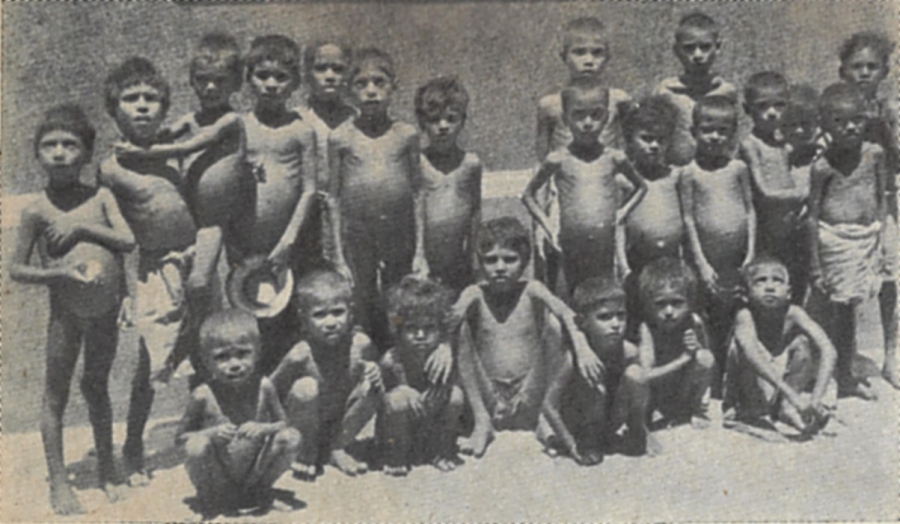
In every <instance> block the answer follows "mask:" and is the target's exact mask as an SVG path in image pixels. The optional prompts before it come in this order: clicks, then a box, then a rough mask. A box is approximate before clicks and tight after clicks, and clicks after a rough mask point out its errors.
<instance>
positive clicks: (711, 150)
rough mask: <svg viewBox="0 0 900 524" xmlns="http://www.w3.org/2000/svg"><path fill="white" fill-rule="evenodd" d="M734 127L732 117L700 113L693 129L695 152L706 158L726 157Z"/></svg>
mask: <svg viewBox="0 0 900 524" xmlns="http://www.w3.org/2000/svg"><path fill="white" fill-rule="evenodd" d="M736 127H737V126H736V123H735V121H734V118H733V117H732V115H725V114H715V113H713V112H701V113H700V115H699V118H698V119H697V121H696V122H694V128H693V129H694V139H695V140H696V141H697V152H698V153H700V154H703V155H706V156H715V157H720V156H728V155H729V154H730V153H731V142H732V140H733V139H734V134H735V131H736Z"/></svg>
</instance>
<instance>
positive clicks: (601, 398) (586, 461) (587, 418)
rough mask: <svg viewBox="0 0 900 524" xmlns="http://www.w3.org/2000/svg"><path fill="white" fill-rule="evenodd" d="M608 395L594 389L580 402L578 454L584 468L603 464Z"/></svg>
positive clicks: (606, 430)
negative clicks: (582, 417)
mask: <svg viewBox="0 0 900 524" xmlns="http://www.w3.org/2000/svg"><path fill="white" fill-rule="evenodd" d="M608 394H610V393H608V392H606V391H601V390H600V389H594V390H592V391H591V392H590V396H589V397H588V398H587V399H584V400H583V401H582V405H583V406H584V407H583V411H582V414H583V416H584V421H583V423H582V426H581V427H582V429H581V431H580V432H579V433H580V434H581V435H580V437H581V439H580V440H581V441H580V442H578V448H579V449H578V454H579V455H581V459H582V464H583V465H585V466H593V465H595V464H599V463H601V462H603V447H604V443H605V442H606V441H607V438H606V434H607V432H608V428H607V424H606V415H607V413H606V402H607V395H608Z"/></svg>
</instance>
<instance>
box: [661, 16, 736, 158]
mask: <svg viewBox="0 0 900 524" xmlns="http://www.w3.org/2000/svg"><path fill="white" fill-rule="evenodd" d="M721 48H722V40H721V37H720V36H719V26H718V24H716V22H715V21H714V20H713V19H712V18H710V17H709V16H708V15H706V14H703V13H701V12H698V11H695V12H693V13H690V14H687V15H685V16H684V17H683V18H682V19H681V21H680V22H679V23H678V29H677V30H676V31H675V45H674V46H673V49H674V51H675V56H676V57H678V61H679V62H681V66H682V67H683V68H684V73H682V74H681V75H680V76H678V77H672V78H666V79H665V80H663V81H662V82H660V84H659V86H657V88H656V91H655V92H654V94H658V95H662V96H664V97H666V98H668V99H669V100H670V101H671V102H672V104H673V105H674V106H675V107H676V108H678V123H677V125H676V126H675V135H674V136H673V138H672V146H671V148H670V149H669V164H672V165H676V166H683V165H687V164H689V163H690V162H691V159H692V158H694V148H695V147H696V144H695V142H694V135H693V133H692V132H691V129H692V120H691V118H692V115H693V112H694V104H696V103H697V102H698V101H699V100H701V99H703V98H704V97H707V96H723V97H725V98H727V99H728V100H730V101H731V102H732V103H734V104H736V103H737V89H735V87H734V86H733V85H732V84H730V83H728V82H726V81H725V80H723V79H722V77H720V76H716V75H715V74H713V72H712V67H713V65H714V64H715V61H716V56H717V55H718V54H719V50H720V49H721Z"/></svg>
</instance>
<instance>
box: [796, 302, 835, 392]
mask: <svg viewBox="0 0 900 524" xmlns="http://www.w3.org/2000/svg"><path fill="white" fill-rule="evenodd" d="M788 315H789V318H790V319H792V320H793V321H794V324H796V326H797V327H798V328H800V331H802V332H803V333H805V334H806V336H807V337H809V340H810V341H811V342H812V343H813V345H814V346H815V347H816V349H818V351H819V369H818V371H817V372H816V385H815V386H814V387H813V391H812V399H811V404H812V405H813V406H818V405H819V404H820V403H821V402H822V397H823V396H824V395H825V389H826V388H827V387H828V381H829V380H830V379H831V374H832V373H833V372H834V366H835V363H836V362H837V349H835V347H834V345H833V344H832V343H831V340H829V339H828V335H827V334H826V333H825V330H823V329H822V327H821V326H819V324H818V323H816V321H814V320H813V319H811V318H810V317H809V315H808V314H807V313H806V311H803V309H801V308H799V307H797V306H791V308H790V309H789V310H788Z"/></svg>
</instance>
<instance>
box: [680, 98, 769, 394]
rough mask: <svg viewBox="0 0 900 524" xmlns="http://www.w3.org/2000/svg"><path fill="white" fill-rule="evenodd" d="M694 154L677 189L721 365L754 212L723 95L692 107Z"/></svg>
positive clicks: (749, 252) (752, 236)
mask: <svg viewBox="0 0 900 524" xmlns="http://www.w3.org/2000/svg"><path fill="white" fill-rule="evenodd" d="M693 132H694V138H695V140H696V143H697V154H696V157H695V158H694V161H693V162H691V164H690V165H688V166H685V167H684V168H682V170H681V181H680V187H679V194H680V196H681V209H682V210H683V212H684V224H685V228H686V229H687V233H688V239H689V240H690V246H691V255H692V258H693V262H694V264H696V267H697V269H698V270H699V272H700V278H701V280H702V281H703V285H704V288H705V289H704V290H705V295H706V296H705V300H704V305H705V310H706V311H705V312H706V316H707V320H708V322H709V335H710V337H709V339H710V340H709V343H710V345H709V348H710V349H711V350H712V352H713V354H714V355H715V356H716V362H717V363H718V364H719V371H718V372H717V373H716V379H717V382H716V386H715V387H716V389H717V390H718V389H719V388H718V386H719V384H718V378H721V373H722V371H723V370H724V364H725V338H726V337H727V336H728V332H729V331H730V330H731V325H732V321H733V320H734V314H735V312H736V311H737V303H738V302H737V298H738V291H739V287H740V283H741V268H742V267H743V266H744V265H746V264H747V263H748V262H749V261H750V260H752V259H753V257H754V253H755V251H756V249H755V243H756V212H755V211H754V209H753V202H752V194H751V189H750V173H749V172H748V170H747V165H746V164H744V162H742V161H740V160H736V159H733V158H732V157H731V152H732V149H733V145H734V137H735V134H736V132H737V109H736V108H735V107H734V104H732V103H731V101H730V100H729V99H727V98H725V97H720V96H716V97H708V98H704V99H703V100H701V101H699V102H698V103H697V105H696V107H694V127H693Z"/></svg>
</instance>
